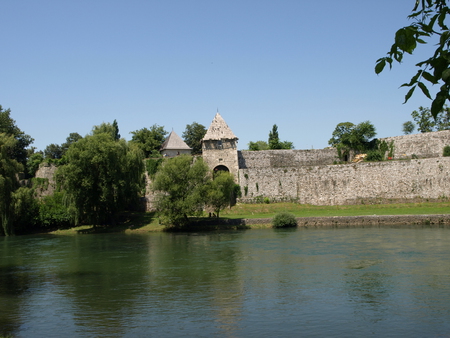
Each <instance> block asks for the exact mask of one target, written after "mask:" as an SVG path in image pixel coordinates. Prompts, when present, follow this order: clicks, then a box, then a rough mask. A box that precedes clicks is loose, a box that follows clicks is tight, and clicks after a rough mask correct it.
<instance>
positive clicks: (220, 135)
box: [203, 112, 238, 141]
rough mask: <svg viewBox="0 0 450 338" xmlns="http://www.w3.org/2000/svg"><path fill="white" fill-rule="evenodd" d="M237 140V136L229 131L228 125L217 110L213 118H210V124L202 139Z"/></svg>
mask: <svg viewBox="0 0 450 338" xmlns="http://www.w3.org/2000/svg"><path fill="white" fill-rule="evenodd" d="M223 139H227V140H237V139H238V138H237V137H236V135H234V133H233V132H232V131H231V129H230V127H228V125H227V123H226V122H225V120H224V119H223V118H222V116H220V114H219V112H217V113H216V116H214V120H212V122H211V125H210V126H209V128H208V131H207V132H206V134H205V136H204V137H203V141H205V140H223Z"/></svg>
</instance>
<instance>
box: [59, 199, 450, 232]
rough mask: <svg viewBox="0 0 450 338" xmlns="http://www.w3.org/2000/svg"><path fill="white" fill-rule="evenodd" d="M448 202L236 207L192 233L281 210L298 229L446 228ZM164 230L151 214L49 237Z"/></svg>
mask: <svg viewBox="0 0 450 338" xmlns="http://www.w3.org/2000/svg"><path fill="white" fill-rule="evenodd" d="M449 210H450V202H448V201H443V202H439V203H436V202H434V203H432V202H430V203H409V204H388V205H380V204H378V205H342V206H311V205H299V204H296V203H271V204H239V205H236V206H234V207H233V208H231V209H227V210H224V211H223V212H222V213H221V216H223V217H221V218H219V219H217V218H208V217H205V218H201V219H199V220H198V221H197V222H196V224H194V225H193V226H191V227H190V228H189V230H192V231H202V230H204V231H208V230H233V229H259V228H270V227H271V221H272V218H273V216H274V215H275V214H276V213H278V212H282V211H286V212H290V213H292V214H294V215H295V216H296V219H297V223H298V226H299V227H303V228H318V227H334V228H349V227H385V226H386V227H388V226H389V227H392V226H397V227H399V226H408V227H411V226H417V227H450V214H448V211H449ZM165 230H167V229H166V227H165V225H164V224H161V223H160V222H159V219H158V218H157V216H156V215H155V214H154V213H134V214H130V215H128V217H127V218H126V220H124V221H123V222H121V223H120V224H118V225H116V226H113V227H111V226H108V227H102V226H97V227H92V226H81V227H75V228H71V229H64V230H56V231H52V232H50V233H51V234H89V233H105V232H125V233H143V232H158V231H165Z"/></svg>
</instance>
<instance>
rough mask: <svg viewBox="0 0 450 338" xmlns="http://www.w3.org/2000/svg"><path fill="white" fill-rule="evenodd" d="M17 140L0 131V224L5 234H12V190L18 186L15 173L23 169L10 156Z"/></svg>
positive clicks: (13, 214)
mask: <svg viewBox="0 0 450 338" xmlns="http://www.w3.org/2000/svg"><path fill="white" fill-rule="evenodd" d="M17 142H18V141H17V140H16V139H15V138H14V137H13V136H11V135H6V134H5V133H0V224H1V226H2V229H3V234H4V235H6V236H8V235H13V234H14V216H15V213H14V211H15V210H14V192H15V191H16V190H17V189H18V188H19V181H18V178H17V174H18V173H19V172H20V171H22V170H23V166H22V164H20V163H19V162H18V161H17V160H16V159H15V158H12V157H11V154H12V153H13V150H14V149H16V144H17Z"/></svg>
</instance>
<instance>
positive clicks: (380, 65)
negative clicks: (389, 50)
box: [375, 59, 386, 74]
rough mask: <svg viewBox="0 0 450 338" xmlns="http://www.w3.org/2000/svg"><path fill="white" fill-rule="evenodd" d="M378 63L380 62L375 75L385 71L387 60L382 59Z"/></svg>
mask: <svg viewBox="0 0 450 338" xmlns="http://www.w3.org/2000/svg"><path fill="white" fill-rule="evenodd" d="M378 61H379V62H378V63H377V64H376V66H375V73H376V74H380V73H381V72H382V71H383V69H384V67H385V66H386V60H385V59H380V60H378Z"/></svg>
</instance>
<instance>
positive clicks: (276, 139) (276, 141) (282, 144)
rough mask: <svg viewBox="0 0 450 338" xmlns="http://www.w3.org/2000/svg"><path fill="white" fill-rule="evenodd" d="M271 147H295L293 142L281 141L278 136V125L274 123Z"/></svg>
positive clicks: (270, 137)
mask: <svg viewBox="0 0 450 338" xmlns="http://www.w3.org/2000/svg"><path fill="white" fill-rule="evenodd" d="M268 144H269V149H294V144H293V143H292V142H288V141H283V142H280V138H279V136H278V126H277V125H276V124H274V125H273V127H272V130H271V131H270V132H269V141H268Z"/></svg>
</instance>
